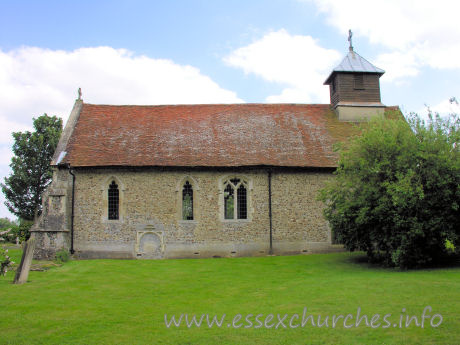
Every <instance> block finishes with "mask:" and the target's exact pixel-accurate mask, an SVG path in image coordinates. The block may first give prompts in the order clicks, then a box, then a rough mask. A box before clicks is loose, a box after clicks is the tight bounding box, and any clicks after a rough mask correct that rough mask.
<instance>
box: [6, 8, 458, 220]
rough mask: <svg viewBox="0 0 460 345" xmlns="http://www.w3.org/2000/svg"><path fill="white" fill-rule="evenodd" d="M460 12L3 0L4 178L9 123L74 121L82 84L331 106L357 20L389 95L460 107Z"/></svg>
mask: <svg viewBox="0 0 460 345" xmlns="http://www.w3.org/2000/svg"><path fill="white" fill-rule="evenodd" d="M458 13H460V5H459V4H458V3H457V2H455V1H447V0H439V1H437V2H433V1H425V0H420V1H395V0H387V1H381V0H376V1H364V0H349V1H332V0H324V1H320V0H284V1H281V0H265V1H261V0H246V1H228V0H227V1H221V0H213V1H203V0H202V1H191V0H190V1H135V0H131V1H116V0H115V1H46V0H43V1H21V0H18V1H7V0H0V154H1V156H0V178H1V180H2V181H3V179H4V177H5V176H7V175H8V174H9V167H8V164H9V162H10V160H11V145H12V143H13V141H12V137H11V132H13V131H22V130H27V129H30V128H31V124H32V117H37V116H40V115H41V114H43V113H45V112H46V113H48V114H51V115H57V116H60V117H62V118H63V119H64V120H66V119H67V117H68V115H69V113H70V110H71V108H72V105H73V102H74V100H75V98H76V94H77V93H76V91H77V89H78V87H81V88H82V90H83V99H84V101H85V102H88V103H111V104H170V103H174V104H177V103H233V102H251V103H265V102H288V103H328V101H329V100H328V89H327V87H326V86H323V85H322V83H323V81H324V80H325V78H326V77H327V75H328V74H329V72H330V70H331V69H332V68H333V67H335V65H337V64H338V63H339V62H340V60H341V59H342V58H343V57H344V56H345V54H346V53H347V50H348V42H347V33H348V29H352V30H353V32H354V36H353V46H354V48H355V51H357V52H358V53H359V54H360V55H361V56H363V57H365V58H366V59H367V60H369V61H370V62H372V63H374V64H375V65H376V66H377V67H379V68H382V69H384V70H385V71H386V72H387V73H386V74H385V75H384V76H383V77H382V78H381V90H382V101H383V103H384V104H386V105H399V106H400V107H401V109H402V110H403V111H404V112H406V113H407V112H411V111H414V112H419V113H421V112H424V107H425V105H429V106H430V107H432V108H433V109H434V110H436V111H439V112H441V113H448V112H451V111H458V107H455V106H452V105H450V104H449V102H448V99H449V98H450V97H453V96H456V97H460V83H459V82H458V81H459V77H460V26H459V25H458V24H457V21H458V19H457V17H458ZM0 202H1V205H0V217H5V216H8V217H10V218H12V216H11V215H10V214H9V213H8V211H7V209H6V207H5V206H4V205H3V202H4V199H3V195H1V196H0Z"/></svg>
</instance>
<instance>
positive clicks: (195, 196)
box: [176, 175, 200, 224]
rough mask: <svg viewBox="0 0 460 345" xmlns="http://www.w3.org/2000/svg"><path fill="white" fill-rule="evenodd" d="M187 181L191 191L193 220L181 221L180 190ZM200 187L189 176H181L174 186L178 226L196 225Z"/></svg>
mask: <svg viewBox="0 0 460 345" xmlns="http://www.w3.org/2000/svg"><path fill="white" fill-rule="evenodd" d="M186 181H188V182H189V183H190V184H191V186H192V189H193V219H188V220H187V219H182V188H183V187H184V184H185V182H186ZM199 190H200V187H199V186H198V182H197V181H196V179H195V178H194V177H192V176H191V175H185V176H183V177H182V178H181V179H180V180H179V182H178V183H177V185H176V202H177V207H176V209H177V220H178V222H179V224H197V223H198V220H199V212H197V210H198V209H199V193H198V191H199Z"/></svg>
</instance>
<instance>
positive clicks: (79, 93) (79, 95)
mask: <svg viewBox="0 0 460 345" xmlns="http://www.w3.org/2000/svg"><path fill="white" fill-rule="evenodd" d="M77 101H81V87H79V88H78V98H77Z"/></svg>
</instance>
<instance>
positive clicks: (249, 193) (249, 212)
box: [218, 174, 254, 223]
mask: <svg viewBox="0 0 460 345" xmlns="http://www.w3.org/2000/svg"><path fill="white" fill-rule="evenodd" d="M234 178H237V179H240V180H244V181H247V185H246V187H247V190H246V193H247V194H246V197H247V201H246V203H247V219H225V210H224V205H225V203H224V188H225V187H224V182H225V181H227V180H230V179H234ZM218 183H219V220H220V221H221V222H222V223H249V222H251V221H252V215H253V213H254V209H253V207H252V191H253V184H252V179H250V178H249V177H248V176H246V175H243V174H228V175H224V176H222V177H220V178H219V179H218ZM235 198H236V196H235Z"/></svg>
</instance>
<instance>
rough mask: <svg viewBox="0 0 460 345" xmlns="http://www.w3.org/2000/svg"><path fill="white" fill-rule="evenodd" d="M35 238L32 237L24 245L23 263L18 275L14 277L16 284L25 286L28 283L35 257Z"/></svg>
mask: <svg viewBox="0 0 460 345" xmlns="http://www.w3.org/2000/svg"><path fill="white" fill-rule="evenodd" d="M34 248H35V237H33V236H31V237H30V238H29V240H28V241H27V242H26V243H25V244H24V251H23V252H22V258H21V263H20V264H19V266H18V268H17V270H16V275H15V277H14V284H23V283H25V282H27V278H28V277H29V271H30V264H31V263H32V257H33V255H34Z"/></svg>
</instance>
